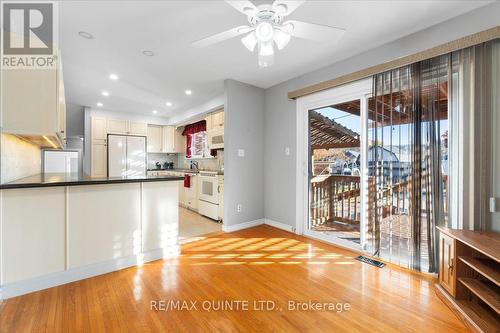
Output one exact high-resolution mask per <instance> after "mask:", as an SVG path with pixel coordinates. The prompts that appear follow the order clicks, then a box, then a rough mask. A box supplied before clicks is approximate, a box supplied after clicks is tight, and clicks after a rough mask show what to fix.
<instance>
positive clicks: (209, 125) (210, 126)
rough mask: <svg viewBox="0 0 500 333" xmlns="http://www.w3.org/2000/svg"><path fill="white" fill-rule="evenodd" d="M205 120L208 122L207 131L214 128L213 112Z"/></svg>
mask: <svg viewBox="0 0 500 333" xmlns="http://www.w3.org/2000/svg"><path fill="white" fill-rule="evenodd" d="M205 122H206V123H207V124H206V125H207V131H210V130H211V129H212V127H213V126H212V114H211V113H209V114H207V116H206V117H205Z"/></svg>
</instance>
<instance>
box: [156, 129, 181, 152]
mask: <svg viewBox="0 0 500 333" xmlns="http://www.w3.org/2000/svg"><path fill="white" fill-rule="evenodd" d="M185 150H186V138H185V137H184V136H183V135H182V130H181V129H180V128H175V127H174V126H163V150H162V151H163V152H164V153H183V152H184V151H185Z"/></svg>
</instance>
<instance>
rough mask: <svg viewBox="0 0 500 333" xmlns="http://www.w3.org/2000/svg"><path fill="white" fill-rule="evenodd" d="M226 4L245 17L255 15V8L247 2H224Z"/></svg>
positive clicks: (238, 0) (235, 0)
mask: <svg viewBox="0 0 500 333" xmlns="http://www.w3.org/2000/svg"><path fill="white" fill-rule="evenodd" d="M226 2H227V3H228V4H229V5H230V6H232V7H234V8H235V9H236V10H237V11H239V12H240V13H242V14H245V15H246V16H253V15H254V14H256V13H257V7H255V5H254V4H253V3H251V2H250V1H248V0H226Z"/></svg>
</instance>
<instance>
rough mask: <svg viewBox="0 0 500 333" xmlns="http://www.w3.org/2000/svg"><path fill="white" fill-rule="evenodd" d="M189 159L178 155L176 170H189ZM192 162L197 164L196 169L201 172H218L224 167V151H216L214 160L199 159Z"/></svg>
mask: <svg viewBox="0 0 500 333" xmlns="http://www.w3.org/2000/svg"><path fill="white" fill-rule="evenodd" d="M190 161H191V159H190V158H186V156H185V155H184V154H179V157H178V162H177V164H176V166H175V167H176V168H181V169H189V162H190ZM194 161H197V162H198V167H199V168H200V169H203V170H217V171H220V170H222V169H223V167H224V150H217V156H216V157H214V158H199V159H195V160H194Z"/></svg>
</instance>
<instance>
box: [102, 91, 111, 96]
mask: <svg viewBox="0 0 500 333" xmlns="http://www.w3.org/2000/svg"><path fill="white" fill-rule="evenodd" d="M101 94H102V95H103V96H106V97H108V96H109V92H107V91H103V92H102V93H101Z"/></svg>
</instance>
